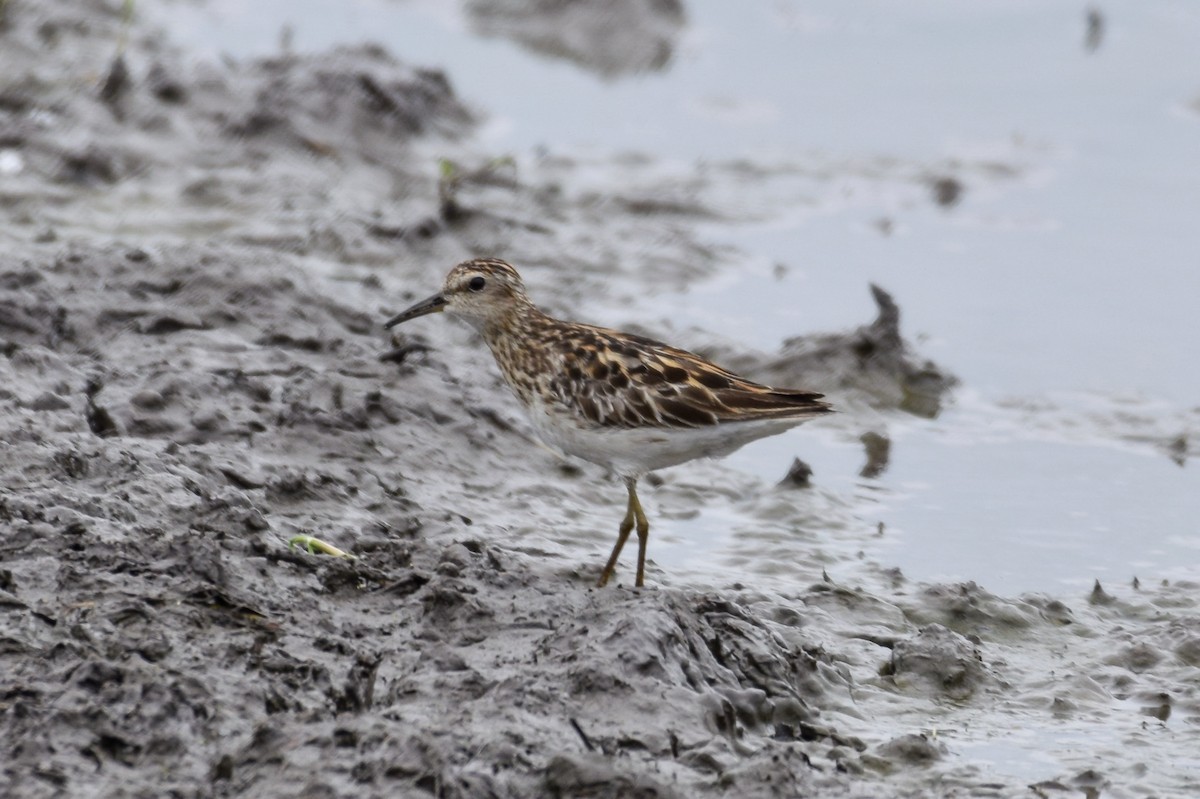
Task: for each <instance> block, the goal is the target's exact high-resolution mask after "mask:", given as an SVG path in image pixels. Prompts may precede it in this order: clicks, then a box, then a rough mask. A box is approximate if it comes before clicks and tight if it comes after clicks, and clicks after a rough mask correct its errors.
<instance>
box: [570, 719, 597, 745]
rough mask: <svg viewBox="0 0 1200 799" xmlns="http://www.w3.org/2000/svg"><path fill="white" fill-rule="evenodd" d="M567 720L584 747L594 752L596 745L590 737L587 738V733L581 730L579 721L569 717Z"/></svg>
mask: <svg viewBox="0 0 1200 799" xmlns="http://www.w3.org/2000/svg"><path fill="white" fill-rule="evenodd" d="M567 721H569V722H571V727H572V728H574V730H575V732H576V734H577V735H579V740H581V741H583V747H584V749H587V750H588V751H589V752H595V751H596V745H595V744H593V743H592V739H591V738H588V736H587V733H586V732H584V731H583V727H580V726H579V722H578V721H576V720H575V719H574V718H569V719H567Z"/></svg>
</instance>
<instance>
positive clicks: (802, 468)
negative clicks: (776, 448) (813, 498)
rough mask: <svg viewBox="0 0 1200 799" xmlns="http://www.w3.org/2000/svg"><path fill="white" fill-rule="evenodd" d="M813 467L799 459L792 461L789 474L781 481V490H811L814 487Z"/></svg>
mask: <svg viewBox="0 0 1200 799" xmlns="http://www.w3.org/2000/svg"><path fill="white" fill-rule="evenodd" d="M812 474H813V470H812V467H811V466H809V465H808V464H807V463H805V462H804V461H802V460H800V459H799V458H793V459H792V465H791V466H789V467H788V470H787V474H785V475H784V476H783V479H782V480H780V481H779V487H780V488H811V487H812V479H811V478H812Z"/></svg>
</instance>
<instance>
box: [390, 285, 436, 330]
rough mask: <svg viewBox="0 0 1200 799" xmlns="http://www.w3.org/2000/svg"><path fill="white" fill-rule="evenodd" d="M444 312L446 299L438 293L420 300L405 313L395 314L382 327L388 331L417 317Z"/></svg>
mask: <svg viewBox="0 0 1200 799" xmlns="http://www.w3.org/2000/svg"><path fill="white" fill-rule="evenodd" d="M444 310H446V298H445V297H443V296H442V295H441V294H440V293H439V294H434V295H433V296H432V297H429V298H427V299H424V300H421V301H420V302H418V303H417V304H416V305H414V306H412V307H411V308H409V309H408V310H407V311H401V312H400V313H398V314H396V315H395V316H393V317H392V318H391V319H389V320H388V321H387V324H385V325H384V327H385V328H387V329H389V330H390V329H391V328H393V327H395V326H396V325H398V324H401V323H402V322H407V321H408V320H409V319H416V318H417V317H418V316H425V315H426V314H431V313H441V312H442V311H444Z"/></svg>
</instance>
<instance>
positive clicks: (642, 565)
mask: <svg viewBox="0 0 1200 799" xmlns="http://www.w3.org/2000/svg"><path fill="white" fill-rule="evenodd" d="M634 486H635V482H630V484H629V507H630V508H632V509H633V518H634V520H635V521H636V523H637V534H638V568H637V580H636V581H635V582H634V586H635V587H637V588H641V587H642V586H643V585H645V584H646V543H647V542H648V541H649V540H650V522H648V521H646V514H645V513H643V512H642V503H641V502H639V501H638V498H637V491H636V490H635V488H634Z"/></svg>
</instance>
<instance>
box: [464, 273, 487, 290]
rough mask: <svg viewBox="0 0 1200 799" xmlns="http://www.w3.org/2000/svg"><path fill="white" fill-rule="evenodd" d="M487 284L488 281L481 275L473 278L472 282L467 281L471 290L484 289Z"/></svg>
mask: <svg viewBox="0 0 1200 799" xmlns="http://www.w3.org/2000/svg"><path fill="white" fill-rule="evenodd" d="M486 285H487V281H486V280H484V279H483V278H481V277H478V276H476V277H473V278H471V282H469V283H467V288H469V289H470V290H471V291H483V287H484V286H486Z"/></svg>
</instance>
